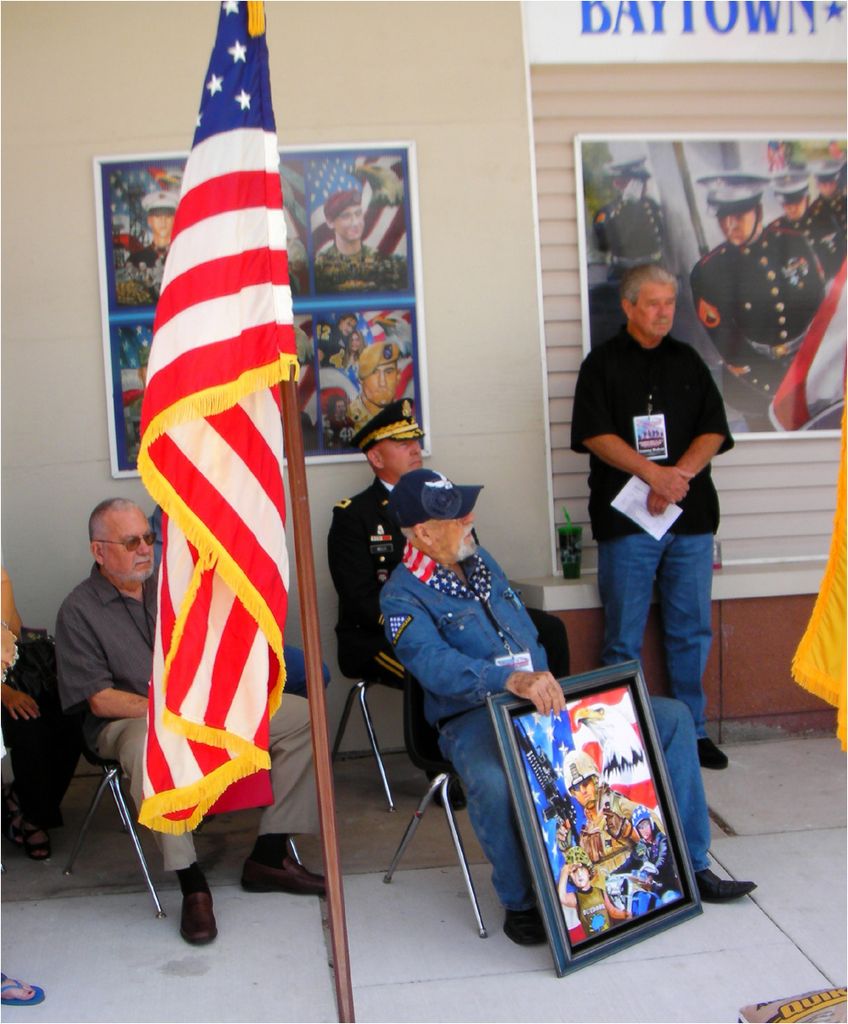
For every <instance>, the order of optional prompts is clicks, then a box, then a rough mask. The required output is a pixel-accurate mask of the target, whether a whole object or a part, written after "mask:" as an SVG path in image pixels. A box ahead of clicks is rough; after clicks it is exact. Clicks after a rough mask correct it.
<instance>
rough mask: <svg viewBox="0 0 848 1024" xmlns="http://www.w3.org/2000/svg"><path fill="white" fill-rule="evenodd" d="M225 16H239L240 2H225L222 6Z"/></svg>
mask: <svg viewBox="0 0 848 1024" xmlns="http://www.w3.org/2000/svg"><path fill="white" fill-rule="evenodd" d="M221 6H222V7H223V8H224V14H238V0H224V3H222V4H221Z"/></svg>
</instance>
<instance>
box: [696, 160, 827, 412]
mask: <svg viewBox="0 0 848 1024" xmlns="http://www.w3.org/2000/svg"><path fill="white" fill-rule="evenodd" d="M698 183H699V184H701V185H705V186H706V187H707V190H708V191H707V203H708V205H709V206H710V207H711V209H712V210H713V211H714V212H715V215H716V217H717V218H718V223H719V226H720V227H721V230H722V233H723V234H724V237H725V239H726V241H724V242H722V244H721V245H719V246H716V248H715V249H713V250H712V251H711V252H709V253H707V255H706V256H704V257H702V258H701V260H700V261H699V262H698V263H697V264H696V265H695V267H694V268H693V270H692V273H691V284H692V299H693V302H694V305H695V312H696V314H697V316H698V319H699V320H700V321H701V323H702V324H703V325H704V327H705V328H706V331H707V334H708V335H709V337H710V338H711V339H712V342H713V344H714V345H715V347H716V350H717V352H718V354H719V355H720V356H721V358H722V360H723V361H724V399H725V401H726V402H727V404H728V405H731V406H733V407H734V408H735V409H737V410H739V411H740V412H741V413H742V414H743V415H744V416H745V419H746V421H747V424H748V427H749V429H750V430H771V429H772V426H771V421H770V420H769V418H768V406H769V403H770V402H771V400H772V399H773V397H774V395H775V392H776V391H777V388H778V386H779V385H780V382H781V380H782V379H783V377H784V375H785V373H786V371H787V369H788V368H789V365H790V363H791V362H792V359H793V357H794V356H795V353H796V352H797V351H798V349H799V348H800V347H801V343H802V341H803V340H804V335H805V333H806V331H807V328H808V327H809V326H810V321H811V320H812V319H813V317H814V316H815V313H816V310H817V309H818V308H819V304H820V303H821V300H822V298H823V297H824V272H823V271H822V267H821V264H820V263H819V260H818V257H817V256H816V255H815V253H814V252H813V250H812V248H811V247H810V244H809V242H808V241H807V239H806V238H805V237H804V236H803V235H802V234H801V233H800V232H798V231H793V230H792V229H790V228H788V227H784V226H781V225H778V224H777V223H772V224H770V225H769V226H768V228H766V229H765V230H764V229H763V206H762V196H763V191H764V189H765V187H766V186H767V185H768V184H769V179H768V178H765V177H762V176H760V175H754V174H741V173H740V174H723V175H710V176H708V177H704V178H699V179H698Z"/></svg>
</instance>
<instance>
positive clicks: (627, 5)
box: [612, 0, 645, 36]
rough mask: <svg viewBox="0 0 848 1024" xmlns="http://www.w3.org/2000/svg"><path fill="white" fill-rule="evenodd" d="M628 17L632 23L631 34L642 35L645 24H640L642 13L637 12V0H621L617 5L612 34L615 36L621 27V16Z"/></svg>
mask: <svg viewBox="0 0 848 1024" xmlns="http://www.w3.org/2000/svg"><path fill="white" fill-rule="evenodd" d="M625 16H626V17H628V18H630V20H631V22H632V23H633V31H632V32H631V35H634V36H635V35H640V34H641V35H644V32H645V26H644V25H643V24H642V15H641V14H640V13H639V3H638V0H622V2H621V3H620V4H619V5H618V14H617V15H616V18H615V28H614V29H613V30H612V34H613V35H614V36H617V35H618V34H619V32H620V29H621V19H622V17H625Z"/></svg>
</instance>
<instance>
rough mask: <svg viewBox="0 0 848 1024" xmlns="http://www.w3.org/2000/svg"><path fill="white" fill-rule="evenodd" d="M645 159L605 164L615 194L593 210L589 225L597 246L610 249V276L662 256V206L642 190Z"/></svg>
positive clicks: (602, 250) (645, 175)
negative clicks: (614, 196)
mask: <svg viewBox="0 0 848 1024" xmlns="http://www.w3.org/2000/svg"><path fill="white" fill-rule="evenodd" d="M645 160H646V158H645V157H642V158H641V159H639V160H628V161H626V162H624V163H616V164H607V166H606V167H605V168H604V172H605V174H606V175H607V176H608V177H609V178H611V179H612V185H613V188H615V189H616V191H617V192H618V196H617V198H616V199H614V200H613V201H612V202H611V203H607V205H606V206H604V207H602V208H601V209H600V210H599V211H598V212H597V213H596V214H595V219H594V221H593V224H592V226H593V227H594V230H595V240H596V242H597V245H598V248H599V249H600V250H601V252H605V253H609V260H610V268H611V276H616V277H620V276H621V272H622V271H624V270H626V269H627V268H628V267H638V266H640V265H641V264H643V263H659V262H660V260H661V259H662V246H663V217H662V210H661V209H660V207H659V204H658V203H656V202H655V201H654V200H653V199H651V197H650V196H648V195H646V194H645V193H646V189H647V184H648V179H649V178H650V177H651V172H650V171H649V170H648V169H647V167H645Z"/></svg>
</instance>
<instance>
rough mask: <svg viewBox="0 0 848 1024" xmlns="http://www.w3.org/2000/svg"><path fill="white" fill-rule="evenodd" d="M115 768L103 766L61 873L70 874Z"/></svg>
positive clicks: (115, 770)
mask: <svg viewBox="0 0 848 1024" xmlns="http://www.w3.org/2000/svg"><path fill="white" fill-rule="evenodd" d="M117 770H118V769H117V768H104V769H103V778H102V779H101V780H100V785H99V786H98V787H97V791H96V792H95V794H94V796H93V797H92V800H91V803H90V804H89V806H88V813H87V814H86V816H85V820H84V821H83V823H82V826H81V828H80V830H79V833H78V834H77V840H76V842H75V843H74V847H73V849H72V850H71V856H70V857H69V858H68V863H67V865H66V866H65V870H64V872H63V874H66V875H70V874H72V873H73V870H74V862H75V861H76V859H77V854H78V853H79V852H80V849H81V848H82V841H83V839H85V836H86V833H87V832H88V826H89V825H90V824H91V819H92V818H93V817H94V812H95V811H96V810H97V805H98V804H99V803H100V797H101V796H103V790H104V789H106V787H107V786H108V785H109V784H110V782H111V779H112V776H113V775H114V774H115V773H116V772H117Z"/></svg>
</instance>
